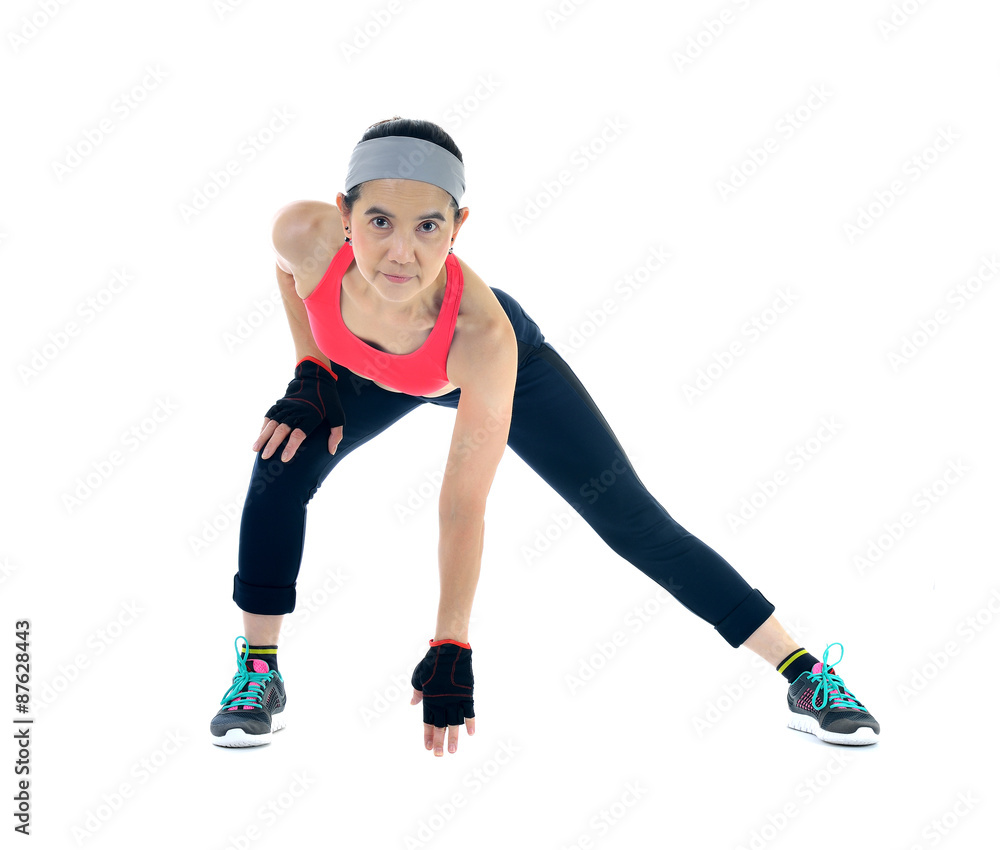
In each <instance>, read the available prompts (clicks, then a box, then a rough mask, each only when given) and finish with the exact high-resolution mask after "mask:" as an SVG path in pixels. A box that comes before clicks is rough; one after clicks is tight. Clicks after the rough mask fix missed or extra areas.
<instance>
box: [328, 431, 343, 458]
mask: <svg viewBox="0 0 1000 850" xmlns="http://www.w3.org/2000/svg"><path fill="white" fill-rule="evenodd" d="M343 439H344V426H343V425H338V426H337V427H336V428H331V429H330V441H329V449H330V454H336V452H337V446H339V445H340V441H341V440H343Z"/></svg>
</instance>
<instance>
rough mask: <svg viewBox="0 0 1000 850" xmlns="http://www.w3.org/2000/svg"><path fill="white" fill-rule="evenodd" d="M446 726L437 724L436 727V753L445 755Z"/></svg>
mask: <svg viewBox="0 0 1000 850" xmlns="http://www.w3.org/2000/svg"><path fill="white" fill-rule="evenodd" d="M446 728H447V727H445V726H435V727H434V755H436V756H443V755H444V730H445V729H446Z"/></svg>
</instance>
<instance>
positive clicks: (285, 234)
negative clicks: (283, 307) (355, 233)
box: [271, 201, 340, 274]
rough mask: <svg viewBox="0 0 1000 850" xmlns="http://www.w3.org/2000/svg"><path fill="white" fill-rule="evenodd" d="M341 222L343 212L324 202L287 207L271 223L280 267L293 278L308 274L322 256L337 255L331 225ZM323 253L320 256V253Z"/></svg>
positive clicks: (293, 204)
mask: <svg viewBox="0 0 1000 850" xmlns="http://www.w3.org/2000/svg"><path fill="white" fill-rule="evenodd" d="M339 218H340V210H338V209H337V207H336V206H335V205H334V204H328V203H325V202H324V201H293V202H292V203H290V204H285V206H283V207H282V208H281V209H279V210H278V211H277V212H276V213H275V214H274V218H272V219H271V242H272V244H273V245H274V252H275V254H276V255H277V262H278V265H279V266H280V267H281V268H282V269H284V270H285V271H286V272H288V273H289V274H295V273H296V271H302V270H306V271H308V266H311V265H313V263H308V262H307V261H308V260H309V259H310V258H312V259H313V262H314V263H315V262H317V261H320V260H321V257H320V256H319V254H322V253H323V252H326V253H329V255H330V257H332V256H333V254H334V253H336V249H335V248H333V246H331V245H328V244H324V241H328V240H329V234H330V233H336V230H335V229H331V223H333V222H335V221H336V220H337V219H339ZM317 252H319V254H318V253H317Z"/></svg>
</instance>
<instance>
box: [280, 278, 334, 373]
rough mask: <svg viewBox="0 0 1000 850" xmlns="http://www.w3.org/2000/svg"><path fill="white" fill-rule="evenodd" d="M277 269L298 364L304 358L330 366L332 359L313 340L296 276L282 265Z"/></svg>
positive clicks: (282, 299)
mask: <svg viewBox="0 0 1000 850" xmlns="http://www.w3.org/2000/svg"><path fill="white" fill-rule="evenodd" d="M275 268H276V270H277V275H278V289H279V290H280V292H281V301H282V303H283V304H284V305H285V316H286V317H287V318H288V328H289V330H291V332H292V342H293V343H294V345H295V362H296V363H298V362H299V361H300V360H301V359H302V358H303V357H315V358H316V359H317V360H319V361H321V362H323V363H327V364H329V362H330V359H329V358H328V357H327V356H326V355H325V354H323V352H322V351H320V350H319V346H318V345H316V340H315V339H314V338H313V333H312V328H311V327H310V326H309V314H308V313H306V305H305V304H304V303H303V302H302V299H301V298H300V297H299V294H298V293H297V292H296V291H295V275H293V274H289V273H288V272H286V271H285V270H284V269H282V268H281V264H280V263H278V264H276V265H275Z"/></svg>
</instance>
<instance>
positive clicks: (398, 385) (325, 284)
mask: <svg viewBox="0 0 1000 850" xmlns="http://www.w3.org/2000/svg"><path fill="white" fill-rule="evenodd" d="M353 260H354V249H353V248H352V247H351V246H350V245H348V244H347V243H346V242H344V243H343V244H342V245H341V246H340V249H339V250H338V251H337V253H336V254H335V255H334V257H333V260H331V261H330V265H329V267H328V268H327V270H326V272H325V273H324V274H323V277H322V279H321V280H320V282H319V284H318V285H317V287H316V288H315V289H314V290H313V291H312V292H311V293H310V294H309V296H308V297H306V298H304V299H303V303H304V304H305V305H306V313H307V315H308V317H309V327H310V328H311V329H312V334H313V339H315V340H316V344H317V345H318V346H319V348H320V351H322V352H323V353H324V354H325V355H326V356H327V357H329V358H330V359H331V360H332V361H333V362H334V363H338V364H340V365H341V366H346V367H347V368H348V369H350V370H351V371H352V372H356V373H357V374H359V375H361V376H362V377H365V378H369V379H371V380H373V381H377V382H378V383H380V384H385V385H386V386H388V387H392V388H393V389H395V390H398V391H399V392H402V393H406V394H407V395H427V394H428V393H433V392H437V390H440V389H441V388H442V387H444V386H447V384H448V371H447V368H446V367H447V364H448V349H449V348H450V347H451V340H452V337H454V335H455V322H456V320H457V318H458V307H459V304H460V303H461V301H462V287H463V283H464V282H463V279H462V267H461V266H460V265H459V262H458V258H457V257H456V256H455V255H454V254H449V255H448V257H447V259H446V260H445V269H446V272H447V280H446V283H445V290H444V301H443V302H442V303H441V312H440V313H439V314H438V317H437V321H436V322H435V323H434V327H433V328H432V329H431V332H430V336H428V337H427V340H426V341H425V342H424V344H423V345H421V346H420V348H418V349H417V350H416V351H413V352H410V353H409V354H389V353H387V352H385V351H382V350H381V349H378V348H375V347H374V346H371V345H369V344H368V343H367V342H364V341H363V340H361V339H359V338H358V337H356V336H355V335H354V334H352V333H351V332H350V331H349V330H348V329H347V325H345V324H344V317H343V315H342V313H341V312H340V289H341V282H342V281H343V279H344V273H345V272H346V271H347V269H348V268H349V267H350V265H351V263H352V262H353Z"/></svg>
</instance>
